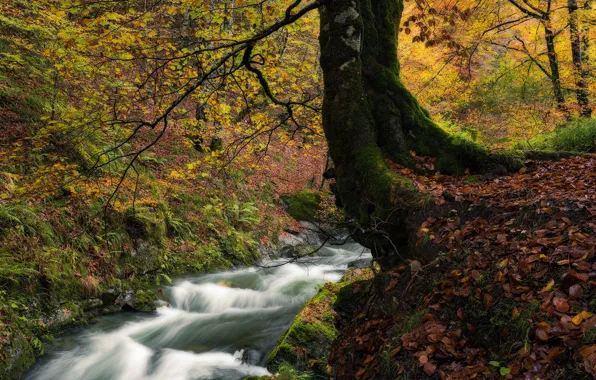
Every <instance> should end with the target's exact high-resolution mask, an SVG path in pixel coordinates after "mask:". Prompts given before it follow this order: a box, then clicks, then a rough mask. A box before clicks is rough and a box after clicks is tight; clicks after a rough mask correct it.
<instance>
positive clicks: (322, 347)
mask: <svg viewBox="0 0 596 380" xmlns="http://www.w3.org/2000/svg"><path fill="white" fill-rule="evenodd" d="M370 276H371V271H370V270H369V269H354V270H351V271H349V272H347V273H346V275H344V277H343V278H342V280H341V281H340V282H339V283H337V284H331V283H328V284H325V285H323V286H321V288H320V289H319V291H318V293H317V294H316V295H315V296H314V297H313V298H312V299H311V300H310V301H308V303H307V304H306V306H305V307H304V308H303V309H302V311H301V312H300V313H299V314H298V315H297V316H296V318H295V319H294V322H293V323H292V325H291V326H290V327H289V328H288V330H287V331H286V332H285V333H284V334H283V335H282V336H281V337H280V339H279V341H278V344H277V346H276V347H275V348H274V350H273V351H272V352H271V354H270V355H269V358H268V360H267V368H268V369H269V371H271V372H272V373H279V374H280V377H278V378H279V379H281V378H282V377H281V376H283V374H284V373H286V375H285V376H286V377H283V378H284V379H285V378H287V379H310V378H328V377H329V376H330V373H331V372H330V367H329V365H328V355H329V348H330V346H331V343H332V342H333V340H334V339H335V338H336V337H337V334H338V332H337V329H336V326H335V317H336V312H335V310H334V308H335V303H336V301H337V297H338V294H339V292H340V291H341V289H343V288H345V287H348V286H349V285H350V284H352V283H354V282H356V281H359V280H361V279H363V278H370ZM290 375H292V376H294V377H291V376H290Z"/></svg>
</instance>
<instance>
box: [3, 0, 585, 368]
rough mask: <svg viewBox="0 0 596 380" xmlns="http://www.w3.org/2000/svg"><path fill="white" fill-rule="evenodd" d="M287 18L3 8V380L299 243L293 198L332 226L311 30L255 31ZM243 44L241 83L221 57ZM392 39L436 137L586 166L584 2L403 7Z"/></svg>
mask: <svg viewBox="0 0 596 380" xmlns="http://www.w3.org/2000/svg"><path fill="white" fill-rule="evenodd" d="M291 3H293V2H292V1H267V0H265V1H259V2H250V1H243V0H226V1H215V0H214V1H211V0H170V1H163V0H128V1H92V0H88V1H86V0H44V1H24V0H12V1H11V0H3V1H1V2H0V345H2V346H3V347H4V350H1V351H0V360H2V362H0V374H2V373H3V371H4V373H10V374H17V373H19V372H20V371H22V370H23V369H24V368H26V367H27V366H28V365H30V363H31V362H32V361H33V358H34V355H35V354H36V353H40V352H41V351H42V350H43V348H42V344H41V341H42V340H44V339H45V340H48V339H51V335H52V334H54V333H55V332H56V331H58V330H59V329H60V328H61V327H62V326H65V325H67V324H69V323H72V322H74V321H80V320H82V319H85V318H87V317H88V315H90V313H91V312H90V311H92V312H96V311H97V310H96V305H95V306H94V305H90V304H89V302H88V300H89V299H96V298H102V297H104V298H105V299H109V297H110V294H116V296H117V295H118V294H120V293H121V292H123V291H125V290H128V289H134V291H135V293H136V295H137V301H136V302H137V307H138V308H139V309H143V307H144V306H143V305H144V303H145V302H149V303H150V302H151V298H152V296H151V295H150V293H149V292H148V291H147V290H146V289H147V288H148V287H150V286H153V285H155V284H160V283H163V282H167V281H169V280H170V276H172V275H173V274H177V273H186V272H197V271H211V270H214V269H220V268H228V267H230V266H232V265H238V264H251V263H254V262H255V261H256V260H257V259H258V258H259V256H260V255H261V253H262V252H263V250H266V249H267V247H270V248H271V247H275V245H276V243H277V241H278V238H279V235H280V233H283V230H284V229H288V228H290V229H291V228H299V227H298V226H297V225H296V221H295V220H294V219H293V218H292V216H294V217H296V218H297V219H302V218H301V217H302V216H303V215H301V214H300V213H301V211H302V210H300V209H299V207H298V210H296V209H295V208H294V209H293V208H292V201H291V200H293V199H295V198H296V197H297V198H298V199H299V201H300V202H321V203H322V204H323V205H324V207H323V209H324V210H323V211H322V212H323V213H324V214H325V215H324V216H319V217H320V218H328V217H329V216H333V217H338V216H337V214H338V210H337V209H336V207H335V206H334V202H333V199H332V198H333V197H332V195H330V194H329V193H328V192H327V191H328V189H329V183H328V182H326V181H324V179H323V173H324V172H325V171H326V169H328V168H329V166H330V165H331V163H330V161H329V158H328V153H327V143H326V141H325V138H324V135H323V131H322V127H321V115H320V108H321V104H322V92H323V88H322V86H323V84H322V81H323V77H322V72H321V69H320V67H319V64H320V62H319V54H320V51H319V44H318V37H319V20H318V14H317V12H310V13H309V14H307V15H306V16H304V17H301V18H300V19H298V20H297V21H296V22H292V23H288V24H287V25H283V27H282V26H280V27H274V28H273V29H271V27H270V26H271V25H274V26H275V25H276V20H283V19H284V17H286V18H287V17H289V16H290V15H286V14H284V12H286V9H288V8H287V7H288V6H289V5H290V4H291ZM538 8H539V9H538ZM262 33H266V34H265V35H262ZM253 36H260V37H259V39H258V40H256V39H255V44H254V45H255V46H254V52H253V59H254V62H252V67H258V70H257V71H254V70H249V69H247V68H248V66H247V65H246V62H244V64H243V63H242V56H236V55H235V49H236V48H237V47H238V46H237V45H236V44H235V42H234V41H238V40H250V39H251V38H252V37H253ZM400 36H401V37H400V44H399V53H400V57H401V58H400V61H401V77H402V80H403V81H404V83H405V84H406V86H407V87H408V88H409V89H410V90H411V91H412V93H413V94H414V95H415V96H416V97H417V98H418V100H419V101H420V103H421V104H422V105H423V106H424V107H426V108H427V109H428V110H429V111H430V114H431V115H432V117H433V119H434V120H435V121H437V122H438V123H439V124H440V126H441V127H442V128H444V129H445V130H446V131H448V132H450V133H452V134H458V135H460V136H461V137H462V138H464V139H467V140H471V141H475V142H478V143H480V144H483V145H485V146H487V147H489V148H490V149H508V148H517V149H528V150H557V151H570V152H594V151H595V150H596V121H595V120H594V118H593V117H592V109H593V105H594V103H593V102H594V99H595V94H596V42H595V41H596V2H594V1H592V0H580V1H577V2H576V1H575V0H569V1H568V0H552V1H550V0H549V1H542V2H540V5H538V6H530V5H527V2H526V1H524V2H523V3H518V2H516V1H512V0H497V1H492V2H487V1H476V0H427V1H418V0H416V1H414V0H412V1H408V2H406V10H405V12H404V17H403V19H402V25H401V30H400ZM257 41H258V43H257ZM262 78H266V82H267V84H268V85H267V86H263V81H262V80H261V79H262ZM289 105H291V106H289ZM294 106H295V107H294ZM421 164H422V165H425V163H424V162H423V160H421ZM321 191H322V192H321ZM296 194H298V195H296ZM284 199H286V201H285V202H284ZM287 199H290V201H289V202H288V201H287ZM288 207H289V209H288ZM290 214H292V215H290ZM23 290H25V291H23ZM106 297H107V298H106ZM146 298H148V300H147V299H146ZM112 302H113V301H112ZM108 303H109V302H108ZM14 351H19V352H24V354H22V355H21V356H19V358H18V359H14V355H10V352H14ZM15 360H16V361H15ZM0 377H1V376H0Z"/></svg>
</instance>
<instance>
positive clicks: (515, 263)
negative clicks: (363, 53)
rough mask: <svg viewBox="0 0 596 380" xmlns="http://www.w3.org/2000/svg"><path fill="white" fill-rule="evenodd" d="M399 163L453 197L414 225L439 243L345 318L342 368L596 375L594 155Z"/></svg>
mask: <svg viewBox="0 0 596 380" xmlns="http://www.w3.org/2000/svg"><path fill="white" fill-rule="evenodd" d="M393 169H394V170H395V171H397V172H399V173H400V174H403V175H406V176H408V177H409V178H411V179H412V180H413V181H414V182H415V183H416V185H417V186H418V187H419V189H420V190H423V191H426V192H431V193H432V194H434V197H435V203H436V204H438V205H444V206H445V207H447V212H443V213H442V214H441V215H435V216H428V217H427V218H426V220H425V221H424V222H423V223H422V224H421V225H420V227H419V229H418V236H417V237H418V243H417V244H419V245H421V244H429V243H430V244H433V245H438V246H440V247H441V248H442V249H441V251H442V252H441V254H440V255H439V257H438V258H436V259H434V260H433V261H431V262H422V263H420V262H418V261H411V262H409V265H403V266H401V267H399V268H395V269H394V270H393V271H391V272H389V273H388V279H387V280H386V282H385V283H384V285H383V287H382V288H381V289H380V291H379V290H378V289H377V291H376V293H374V295H370V293H369V294H368V295H367V297H362V301H361V303H360V304H359V305H355V306H354V310H353V315H351V316H349V317H347V318H345V320H344V321H339V322H338V323H339V324H340V331H342V333H341V336H340V338H339V339H338V341H336V343H335V346H334V352H333V355H332V364H333V365H334V366H335V368H336V372H337V374H338V378H347V379H351V378H357V379H373V378H374V379H381V378H386V379H390V378H395V379H398V378H404V379H405V378H407V379H412V378H440V379H488V378H495V379H496V378H506V379H554V378H559V379H568V378H577V379H580V378H586V379H590V378H593V377H594V376H596V328H595V326H596V298H595V295H596V156H584V157H581V158H580V157H578V158H570V159H566V160H562V161H558V162H528V164H527V168H524V169H523V170H522V171H521V172H520V173H517V174H515V175H512V176H504V177H497V178H478V177H469V176H468V177H459V178H455V177H450V176H442V175H435V176H422V175H416V174H414V173H413V172H412V171H410V170H408V169H405V168H400V167H398V166H395V165H393ZM452 206H453V208H452ZM370 288H371V289H372V288H373V286H372V285H371V286H370ZM377 288H378V285H377ZM356 292H357V293H361V292H364V290H360V289H355V293H356ZM370 292H372V291H370ZM416 293H418V294H416ZM402 300H403V301H402ZM408 300H409V301H410V304H409V306H407V305H408ZM392 304H396V305H397V306H393V307H392V306H391V305H392ZM408 307H409V309H408ZM363 310H365V311H363ZM412 315H414V316H417V318H413V317H412Z"/></svg>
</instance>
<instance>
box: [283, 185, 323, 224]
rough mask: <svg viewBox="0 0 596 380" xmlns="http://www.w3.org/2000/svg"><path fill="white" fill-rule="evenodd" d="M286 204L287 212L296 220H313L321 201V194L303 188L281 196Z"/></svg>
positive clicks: (315, 219)
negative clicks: (294, 192) (297, 191)
mask: <svg viewBox="0 0 596 380" xmlns="http://www.w3.org/2000/svg"><path fill="white" fill-rule="evenodd" d="M283 200H284V202H285V203H286V204H287V206H288V214H290V216H291V217H292V218H294V219H296V220H298V221H305V222H315V221H317V220H318V219H317V213H318V211H319V204H320V202H321V194H320V193H317V192H314V191H310V190H304V191H301V192H299V193H296V194H292V195H288V196H285V197H283Z"/></svg>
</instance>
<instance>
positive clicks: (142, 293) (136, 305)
mask: <svg viewBox="0 0 596 380" xmlns="http://www.w3.org/2000/svg"><path fill="white" fill-rule="evenodd" d="M116 302H117V303H118V304H119V305H120V307H121V308H122V310H128V311H139V312H143V313H150V312H152V311H154V310H155V308H156V302H157V297H156V295H155V293H153V292H151V291H149V290H143V289H140V290H137V291H128V292H126V293H124V294H123V295H122V296H121V297H120V299H118V300H117V301H116Z"/></svg>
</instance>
